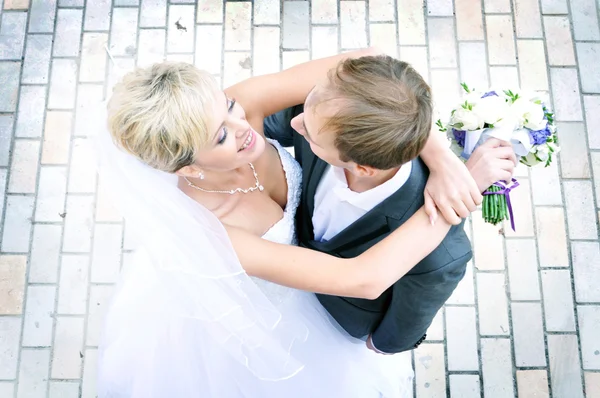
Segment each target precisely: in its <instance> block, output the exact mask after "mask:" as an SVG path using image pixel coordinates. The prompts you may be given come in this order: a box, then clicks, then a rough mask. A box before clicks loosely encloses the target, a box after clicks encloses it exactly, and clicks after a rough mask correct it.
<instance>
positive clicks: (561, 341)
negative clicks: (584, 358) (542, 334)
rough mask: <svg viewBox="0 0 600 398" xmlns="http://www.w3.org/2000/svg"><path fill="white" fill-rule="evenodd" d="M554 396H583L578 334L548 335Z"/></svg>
mask: <svg viewBox="0 0 600 398" xmlns="http://www.w3.org/2000/svg"><path fill="white" fill-rule="evenodd" d="M547 338H548V359H549V361H550V383H551V388H552V396H553V397H556V398H583V397H584V395H583V388H582V385H581V363H580V362H579V350H578V347H577V336H575V335H548V337H547Z"/></svg>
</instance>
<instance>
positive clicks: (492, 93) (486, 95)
mask: <svg viewBox="0 0 600 398" xmlns="http://www.w3.org/2000/svg"><path fill="white" fill-rule="evenodd" d="M491 96H495V97H497V96H498V94H497V93H496V92H495V91H488V92H487V93H485V94H483V96H482V97H481V98H485V97H491Z"/></svg>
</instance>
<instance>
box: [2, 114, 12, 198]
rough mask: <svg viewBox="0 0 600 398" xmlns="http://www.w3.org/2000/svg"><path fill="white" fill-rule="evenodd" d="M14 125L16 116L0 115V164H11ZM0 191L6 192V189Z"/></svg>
mask: <svg viewBox="0 0 600 398" xmlns="http://www.w3.org/2000/svg"><path fill="white" fill-rule="evenodd" d="M13 125H14V117H13V116H12V115H0V166H8V165H9V154H10V147H11V143H12V132H13ZM0 192H4V190H2V191H0ZM0 210H1V209H0Z"/></svg>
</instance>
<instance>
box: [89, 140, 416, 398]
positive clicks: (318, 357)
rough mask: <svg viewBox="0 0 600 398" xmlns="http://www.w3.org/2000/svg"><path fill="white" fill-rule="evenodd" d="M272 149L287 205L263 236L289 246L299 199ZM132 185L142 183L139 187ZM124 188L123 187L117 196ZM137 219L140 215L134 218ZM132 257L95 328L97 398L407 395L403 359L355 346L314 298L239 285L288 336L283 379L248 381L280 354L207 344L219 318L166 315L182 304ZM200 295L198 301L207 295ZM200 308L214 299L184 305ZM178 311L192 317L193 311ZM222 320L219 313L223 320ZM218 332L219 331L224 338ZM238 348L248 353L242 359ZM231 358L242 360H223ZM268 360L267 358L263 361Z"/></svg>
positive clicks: (290, 167)
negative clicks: (254, 292) (101, 326)
mask: <svg viewBox="0 0 600 398" xmlns="http://www.w3.org/2000/svg"><path fill="white" fill-rule="evenodd" d="M273 145H274V146H275V147H276V148H277V150H278V152H279V155H280V157H281V163H282V165H283V168H284V170H285V174H286V179H287V185H288V202H287V206H286V209H285V211H284V215H283V218H282V219H281V220H280V221H278V222H277V223H276V224H274V225H273V226H272V227H271V228H270V229H269V231H267V233H266V234H265V235H264V236H263V238H264V239H268V240H271V241H274V242H278V243H283V244H296V243H297V242H296V237H295V236H296V234H295V227H294V217H295V212H296V208H297V206H298V204H299V200H300V190H301V176H302V173H301V169H300V166H299V165H298V163H296V161H295V160H294V158H293V157H292V156H291V155H290V154H289V153H288V152H287V151H286V150H285V149H283V148H282V147H281V146H280V145H279V144H277V143H276V142H273ZM115 175H117V174H115ZM132 181H135V180H132ZM140 186H141V187H144V186H148V184H143V183H140ZM125 187H126V185H123V189H124V188H125ZM144 217H145V216H144V215H142V217H141V218H140V219H141V220H143V219H144ZM150 251H151V250H150ZM135 257H136V258H135V261H132V262H131V265H130V266H128V268H127V269H126V272H125V275H124V278H123V280H122V282H121V283H120V286H119V289H118V290H117V293H116V295H115V297H114V299H113V302H112V303H111V309H110V310H109V312H108V314H107V317H106V320H105V330H104V336H103V344H102V345H101V347H100V352H99V359H100V360H99V376H98V389H99V393H98V397H99V398H131V397H134V398H283V397H286V398H380V397H386V398H408V397H409V396H411V397H412V395H410V391H411V390H412V389H411V386H412V378H413V371H412V365H411V361H410V354H409V353H402V354H397V355H387V356H386V355H379V354H375V353H374V352H372V351H370V350H368V349H367V348H366V345H365V342H363V341H360V340H357V339H354V338H353V337H351V336H349V335H347V334H344V333H343V332H341V331H340V329H339V326H338V327H336V325H334V324H333V323H332V322H335V321H333V320H332V319H331V317H330V316H329V315H328V314H327V313H326V311H325V310H324V309H323V307H322V306H321V305H320V303H319V302H318V300H317V299H316V297H315V295H314V294H312V293H308V292H303V291H299V290H295V289H290V288H287V287H283V286H279V285H276V284H273V283H270V282H267V281H263V280H259V279H255V278H250V279H249V278H247V277H246V278H245V279H244V280H242V282H239V283H238V284H240V283H241V284H245V283H249V284H252V283H253V282H254V283H255V284H256V285H257V286H258V287H259V289H260V290H261V291H262V292H263V293H264V295H265V296H266V298H267V299H268V301H270V302H271V303H272V304H273V306H274V307H275V308H276V309H277V310H278V311H279V313H280V314H281V317H280V318H279V319H278V320H277V321H276V322H275V327H276V328H278V329H279V330H283V331H284V332H283V334H285V333H287V334H288V335H292V336H293V338H291V339H290V340H288V343H284V344H283V347H284V350H283V352H284V354H286V355H287V354H289V359H288V360H284V361H283V362H282V364H283V366H282V368H283V369H281V371H282V372H281V373H282V374H286V376H285V377H282V378H277V379H273V380H268V379H267V378H261V377H257V376H256V372H255V371H251V369H259V370H260V369H261V363H260V362H264V363H265V364H270V363H274V362H275V360H276V359H277V358H280V357H281V354H280V352H276V351H274V350H273V349H271V346H269V345H268V344H269V343H268V342H266V341H263V340H259V341H258V343H257V344H256V347H258V348H257V350H258V349H261V348H263V346H264V347H265V348H264V350H263V351H259V353H258V354H256V355H254V356H253V354H254V353H253V351H252V349H253V348H254V347H252V346H249V345H248V344H246V346H243V347H242V348H241V349H240V350H239V352H236V351H235V349H234V350H233V351H231V350H230V351H227V350H224V348H223V347H227V344H228V342H230V341H229V340H231V339H230V337H224V338H223V339H222V341H216V340H219V338H218V336H219V335H218V334H216V335H215V334H214V333H212V334H211V332H214V330H217V331H218V330H220V329H214V330H212V329H211V331H209V330H208V329H210V328H211V327H212V328H218V327H220V326H219V322H220V319H221V316H220V315H219V316H218V317H217V318H215V320H214V321H211V322H208V323H205V324H206V325H207V326H202V325H204V324H203V323H198V322H199V321H198V319H194V316H181V315H179V314H177V313H175V312H176V311H175V309H177V307H178V306H181V305H182V303H181V302H178V301H176V300H174V299H173V297H172V292H168V291H167V286H168V285H167V284H166V282H165V280H164V276H161V275H167V276H168V275H169V274H165V273H164V272H163V273H162V274H161V273H160V272H162V271H158V272H157V271H155V270H154V268H153V267H151V266H149V264H151V263H152V262H153V261H154V262H156V261H157V260H156V259H155V258H153V256H152V255H149V254H148V253H147V251H146V250H144V249H143V248H140V250H138V251H137V253H136V255H135ZM198 261H202V253H198ZM175 282H177V279H175ZM185 282H186V281H185V279H182V280H181V286H182V287H183V288H185ZM177 283H179V282H177ZM190 283H192V284H195V283H196V282H195V281H194V282H190ZM206 286H208V287H211V286H212V285H209V284H207V285H206ZM192 288H194V287H193V286H192ZM223 288H224V289H225V288H226V286H225V287H223ZM198 289H202V287H198ZM252 289H255V287H252ZM246 291H251V289H250V290H248V289H247V290H246ZM204 293H205V294H207V295H208V296H207V297H212V296H213V295H211V294H210V293H207V292H204ZM187 294H190V293H187ZM190 295H191V294H190ZM186 297H187V296H186ZM199 297H200V296H199ZM175 299H177V297H175ZM252 300H253V302H254V303H255V305H256V307H258V308H259V309H260V308H266V306H265V305H262V307H261V303H260V302H258V303H257V302H256V299H252ZM258 301H260V300H258ZM207 304H208V307H209V309H210V306H211V305H215V306H218V305H219V304H220V303H219V302H218V299H215V302H214V303H206V300H205V299H204V300H203V301H202V302H200V301H198V302H197V304H193V305H192V307H194V308H197V307H202V306H206V305H207ZM232 308H234V307H232ZM234 310H235V308H234ZM186 311H188V312H190V311H191V312H193V308H191V309H186ZM179 312H180V313H182V314H185V313H186V312H185V311H183V310H180V311H179ZM217 314H220V312H217ZM228 315H229V314H228V313H225V314H223V318H225V317H227V316H228ZM157 319H160V321H157ZM236 319H237V318H236ZM223 325H227V324H226V323H223ZM297 325H301V326H300V327H298V326H297ZM252 327H253V324H252V323H251V324H248V325H247V326H246V325H241V326H240V325H237V326H236V325H233V326H231V328H234V329H235V330H238V332H237V333H238V334H239V333H242V332H243V331H244V330H246V329H248V330H250V329H251V328H252ZM232 330H233V329H232ZM226 332H227V330H223V333H224V335H226ZM215 336H217V338H216V339H215ZM232 336H233V337H235V336H234V335H232ZM235 347H237V346H235ZM246 347H250V351H248V348H246ZM286 351H287V353H286ZM232 352H233V354H234V356H235V354H240V355H241V357H242V358H246V359H247V360H246V361H244V360H242V361H240V360H239V358H237V359H236V358H234V357H232V356H231V355H230V354H231V353H232ZM271 354H272V355H273V356H272V358H273V359H274V360H273V361H271V362H269V360H270V359H271V358H270V355H271ZM278 355H279V356H278ZM243 362H246V363H243ZM288 362H289V363H288ZM295 363H299V364H301V366H299V367H298V369H297V371H296V370H291V371H290V372H287V373H286V369H285V368H286V367H288V364H289V365H290V366H289V367H290V369H295V368H293V366H292V365H293V364H295ZM265 369H266V370H265V371H264V372H263V373H264V374H268V373H270V371H273V372H272V373H273V374H276V373H277V372H278V371H279V369H272V365H268V366H267V367H266V368H265Z"/></svg>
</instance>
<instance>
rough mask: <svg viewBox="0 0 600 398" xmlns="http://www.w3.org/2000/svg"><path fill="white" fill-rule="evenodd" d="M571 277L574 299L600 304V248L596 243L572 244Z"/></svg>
mask: <svg viewBox="0 0 600 398" xmlns="http://www.w3.org/2000/svg"><path fill="white" fill-rule="evenodd" d="M571 255H572V258H573V276H574V279H575V297H576V299H577V301H578V302H583V303H586V302H587V303H589V302H595V303H600V290H599V289H598V283H597V281H598V278H600V267H598V264H600V248H599V246H598V242H572V243H571Z"/></svg>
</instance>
